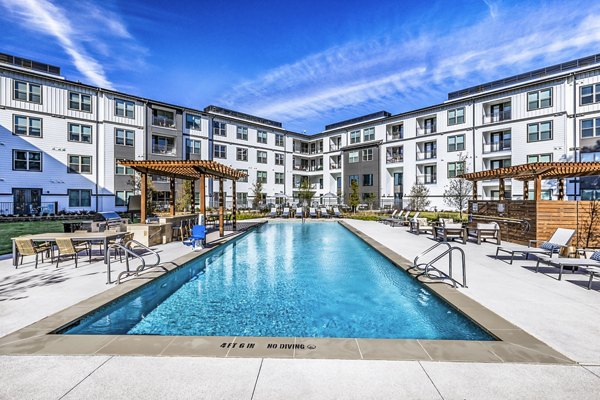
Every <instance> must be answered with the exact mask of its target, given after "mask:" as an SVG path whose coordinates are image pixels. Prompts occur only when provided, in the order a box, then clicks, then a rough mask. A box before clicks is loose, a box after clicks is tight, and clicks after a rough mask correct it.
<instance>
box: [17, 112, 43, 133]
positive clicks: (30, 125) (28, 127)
mask: <svg viewBox="0 0 600 400" xmlns="http://www.w3.org/2000/svg"><path fill="white" fill-rule="evenodd" d="M13 132H14V133H15V135H24V136H34V137H42V119H41V118H33V117H24V116H22V115H15V116H14V130H13Z"/></svg>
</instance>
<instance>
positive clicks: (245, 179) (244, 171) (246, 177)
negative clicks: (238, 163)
mask: <svg viewBox="0 0 600 400" xmlns="http://www.w3.org/2000/svg"><path fill="white" fill-rule="evenodd" d="M238 171H240V172H243V173H245V174H246V176H245V177H243V178H240V179H238V182H248V170H247V169H238Z"/></svg>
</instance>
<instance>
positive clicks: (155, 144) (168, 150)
mask: <svg viewBox="0 0 600 400" xmlns="http://www.w3.org/2000/svg"><path fill="white" fill-rule="evenodd" d="M152 153H154V154H162V155H166V156H174V155H175V154H176V153H177V150H176V148H175V138H174V137H171V136H158V135H152Z"/></svg>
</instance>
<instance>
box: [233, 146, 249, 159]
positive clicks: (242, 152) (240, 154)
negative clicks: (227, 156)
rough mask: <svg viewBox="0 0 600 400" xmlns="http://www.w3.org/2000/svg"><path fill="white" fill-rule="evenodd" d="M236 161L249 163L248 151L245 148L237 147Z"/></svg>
mask: <svg viewBox="0 0 600 400" xmlns="http://www.w3.org/2000/svg"><path fill="white" fill-rule="evenodd" d="M235 159H236V160H238V161H248V149H245V148H243V147H236V149H235Z"/></svg>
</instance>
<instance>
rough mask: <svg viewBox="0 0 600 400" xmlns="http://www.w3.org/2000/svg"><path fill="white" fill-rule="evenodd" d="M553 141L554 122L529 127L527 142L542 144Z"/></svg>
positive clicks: (529, 125)
mask: <svg viewBox="0 0 600 400" xmlns="http://www.w3.org/2000/svg"><path fill="white" fill-rule="evenodd" d="M544 140H552V121H546V122H539V123H536V124H528V125H527V141H528V142H541V141H544Z"/></svg>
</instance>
